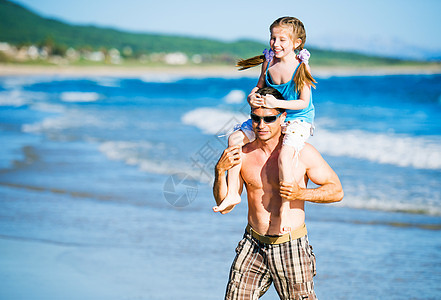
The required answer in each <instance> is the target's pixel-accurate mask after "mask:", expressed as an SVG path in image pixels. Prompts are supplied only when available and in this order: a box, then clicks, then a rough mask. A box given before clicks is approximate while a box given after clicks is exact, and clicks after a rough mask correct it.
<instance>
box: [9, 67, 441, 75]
mask: <svg viewBox="0 0 441 300" xmlns="http://www.w3.org/2000/svg"><path fill="white" fill-rule="evenodd" d="M259 71H260V69H259V68H253V69H249V70H245V71H241V72H239V71H238V70H237V69H236V68H234V67H233V66H231V67H230V66H199V67H195V66H162V67H144V66H140V67H136V66H134V67H125V66H97V67H95V66H31V65H11V64H0V76H28V75H64V76H73V77H76V76H110V77H133V76H135V77H137V76H165V75H167V76H170V75H171V76H179V77H180V76H186V77H194V78H200V77H228V78H237V77H255V76H258V74H259ZM313 73H314V75H315V76H317V77H331V76H377V75H407V74H420V75H421V74H441V64H433V65H427V66H373V67H335V66H330V67H313Z"/></svg>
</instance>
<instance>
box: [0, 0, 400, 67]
mask: <svg viewBox="0 0 441 300" xmlns="http://www.w3.org/2000/svg"><path fill="white" fill-rule="evenodd" d="M0 42H8V43H10V44H13V45H26V44H34V45H44V44H45V43H46V44H47V43H50V44H51V45H52V46H53V47H54V48H57V49H64V50H65V49H67V48H68V47H72V48H75V49H91V50H93V49H94V50H98V49H103V48H105V49H110V48H116V49H118V50H120V51H122V49H124V48H125V47H130V48H131V50H132V52H133V56H135V57H137V56H139V55H141V54H151V53H160V52H167V53H171V52H178V51H179V52H183V53H185V54H187V55H194V54H200V55H202V56H204V55H205V56H210V57H212V58H213V57H215V59H212V61H217V62H228V63H231V62H232V61H235V60H236V59H238V58H246V57H250V56H254V55H256V54H259V53H261V51H262V50H263V49H264V48H265V47H267V45H265V44H264V43H261V42H256V41H251V40H239V41H235V42H223V41H219V40H214V39H205V38H194V37H184V36H177V35H175V36H173V35H159V34H151V33H134V32H124V31H120V30H116V29H111V28H100V27H95V26H79V25H70V24H67V23H65V22H61V21H58V20H54V19H48V18H43V17H41V16H39V15H37V14H36V13H34V12H32V11H30V10H28V9H26V8H24V7H22V6H20V5H18V4H16V3H13V2H10V1H6V0H0ZM309 50H310V51H311V53H312V58H311V61H312V62H313V63H314V64H316V65H341V64H343V65H347V64H354V63H356V64H357V65H366V64H367V65H371V64H382V65H383V64H395V63H399V62H401V61H400V60H396V59H388V58H378V57H369V56H366V55H362V54H356V53H347V52H336V51H326V50H319V49H309Z"/></svg>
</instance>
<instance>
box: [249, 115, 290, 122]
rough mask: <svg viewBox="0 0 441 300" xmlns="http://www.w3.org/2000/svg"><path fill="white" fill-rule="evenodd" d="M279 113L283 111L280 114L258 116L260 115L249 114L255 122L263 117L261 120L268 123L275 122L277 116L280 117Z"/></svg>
mask: <svg viewBox="0 0 441 300" xmlns="http://www.w3.org/2000/svg"><path fill="white" fill-rule="evenodd" d="M281 114H283V113H280V114H278V115H275V116H264V117H260V116H258V115H256V114H250V116H251V120H253V122H255V123H260V120H262V119H263V122H265V123H266V124H269V123H273V122H275V121H276V120H277V118H278V117H280V115H281Z"/></svg>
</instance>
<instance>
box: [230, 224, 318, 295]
mask: <svg viewBox="0 0 441 300" xmlns="http://www.w3.org/2000/svg"><path fill="white" fill-rule="evenodd" d="M315 274H316V268H315V255H314V253H313V252H312V247H311V246H310V245H309V242H308V237H307V235H305V236H303V237H300V238H298V239H294V240H291V241H288V242H286V243H282V244H276V245H272V244H263V243H261V242H260V241H259V240H257V239H256V238H254V237H252V235H251V234H250V233H248V232H245V234H244V237H243V239H242V240H241V241H240V242H239V244H238V246H237V248H236V258H235V259H234V261H233V264H232V266H231V270H230V278H229V282H228V285H227V291H226V294H225V299H228V300H233V299H244V300H249V299H258V298H259V297H261V296H262V295H263V294H265V292H266V291H267V290H268V289H269V287H270V286H271V283H273V282H274V286H275V288H276V291H277V293H278V294H279V297H280V299H296V300H297V299H309V300H315V299H317V297H316V295H315V292H314V283H313V276H315Z"/></svg>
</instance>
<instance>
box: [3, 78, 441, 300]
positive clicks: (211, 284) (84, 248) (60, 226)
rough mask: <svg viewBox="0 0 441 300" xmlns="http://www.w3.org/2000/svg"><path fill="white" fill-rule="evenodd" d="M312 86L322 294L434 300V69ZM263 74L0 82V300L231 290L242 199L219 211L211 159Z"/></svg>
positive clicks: (310, 215) (437, 242) (439, 223)
mask: <svg viewBox="0 0 441 300" xmlns="http://www.w3.org/2000/svg"><path fill="white" fill-rule="evenodd" d="M317 79H318V84H317V90H314V91H313V99H314V105H315V107H316V120H315V127H316V130H315V133H314V136H313V137H311V138H310V140H309V142H310V143H311V144H312V145H314V146H315V147H316V148H317V149H318V150H319V151H320V152H321V154H322V155H323V156H324V158H325V159H326V160H327V162H328V163H329V164H330V165H331V167H332V168H333V169H334V170H335V171H336V173H337V174H338V175H339V177H340V179H341V181H342V184H343V187H344V191H345V198H344V199H343V201H342V202H340V203H337V204H329V205H317V204H307V206H306V214H307V220H306V222H307V226H308V232H309V239H310V243H311V245H312V246H313V247H314V252H315V254H316V256H317V268H318V274H317V276H316V277H315V284H316V292H317V295H318V297H319V298H320V299H384V298H388V299H439V298H440V297H441V286H440V285H439V282H440V280H441V251H440V250H441V188H440V184H441V75H395V76H353V77H327V78H325V77H322V78H320V77H319V78H317ZM255 83H256V79H255V78H249V77H242V78H214V77H213V78H201V77H198V78H196V77H173V76H169V77H167V76H162V77H145V78H143V77H136V78H135V77H134V78H117V77H110V76H109V77H105V76H101V77H62V76H23V77H19V76H6V77H0V140H1V147H0V278H1V279H2V280H0V298H2V299H222V298H223V294H224V291H225V286H226V282H227V278H228V273H229V267H230V264H231V262H232V260H233V258H234V254H235V253H234V248H235V246H236V244H237V242H238V241H239V240H240V238H241V236H242V234H243V231H244V228H245V225H246V209H247V207H246V201H245V199H246V195H245V194H244V195H243V197H242V199H244V201H242V203H240V204H239V205H238V206H237V207H236V208H235V209H234V210H233V211H232V212H231V213H230V214H227V215H219V214H214V213H213V212H212V211H211V207H212V206H213V205H214V200H213V197H212V194H211V188H212V181H213V167H214V165H215V163H216V161H217V159H218V157H219V156H220V154H221V153H222V151H223V149H224V148H225V146H226V136H225V135H228V133H229V132H231V129H232V128H233V127H234V125H235V124H237V123H240V122H242V121H243V120H246V119H247V118H248V114H249V107H248V105H247V103H246V95H247V94H248V92H249V91H250V90H251V89H252V88H253V87H254V85H255ZM310 187H314V186H313V185H311V186H310ZM263 298H264V299H274V298H277V294H276V291H275V290H274V288H272V289H271V290H270V291H269V292H268V293H267V294H266V295H265V296H264V297H263Z"/></svg>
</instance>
